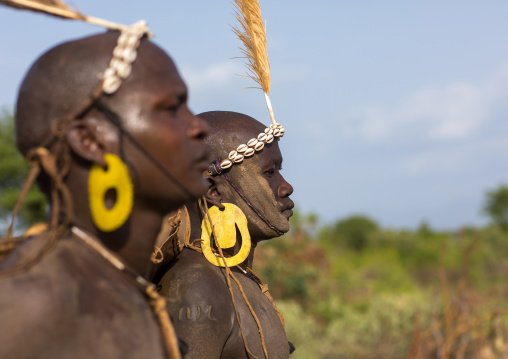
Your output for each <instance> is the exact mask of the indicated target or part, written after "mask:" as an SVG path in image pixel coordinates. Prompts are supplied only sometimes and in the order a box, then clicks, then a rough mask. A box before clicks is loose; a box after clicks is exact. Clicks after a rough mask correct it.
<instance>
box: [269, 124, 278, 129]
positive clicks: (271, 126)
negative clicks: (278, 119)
mask: <svg viewBox="0 0 508 359" xmlns="http://www.w3.org/2000/svg"><path fill="white" fill-rule="evenodd" d="M269 128H270V129H271V130H275V128H277V124H274V123H272V124H271V125H270V127H269Z"/></svg>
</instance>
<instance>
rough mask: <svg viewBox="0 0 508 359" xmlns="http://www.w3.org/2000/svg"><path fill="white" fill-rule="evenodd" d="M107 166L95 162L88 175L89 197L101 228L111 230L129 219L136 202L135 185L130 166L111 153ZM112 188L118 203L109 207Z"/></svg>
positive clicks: (91, 210)
mask: <svg viewBox="0 0 508 359" xmlns="http://www.w3.org/2000/svg"><path fill="white" fill-rule="evenodd" d="M104 160H105V161H106V163H107V165H108V168H107V169H106V170H104V169H103V168H102V167H101V166H99V165H97V164H94V165H92V168H91V169H90V174H89V177H88V196H89V202H90V212H91V214H92V219H93V222H94V223H95V225H96V226H97V228H98V229H100V230H101V231H103V232H111V231H114V230H115V229H118V228H120V227H121V226H122V225H123V224H124V223H125V221H127V219H128V218H129V215H130V213H131V211H132V205H133V202H134V186H133V185H132V182H131V179H130V177H129V171H128V169H127V166H125V164H124V163H123V162H122V160H121V159H120V158H119V157H118V156H116V155H114V154H112V153H106V154H105V155H104ZM109 190H115V191H116V202H115V204H114V205H113V207H111V208H107V207H106V203H105V198H106V193H107V191H109Z"/></svg>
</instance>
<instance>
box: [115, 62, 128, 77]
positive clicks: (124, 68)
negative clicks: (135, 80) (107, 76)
mask: <svg viewBox="0 0 508 359" xmlns="http://www.w3.org/2000/svg"><path fill="white" fill-rule="evenodd" d="M131 71H132V66H131V65H130V64H129V63H127V62H121V63H120V64H119V65H118V66H117V68H116V72H117V74H118V76H120V77H121V78H123V79H125V78H127V77H128V76H129V75H130V74H131Z"/></svg>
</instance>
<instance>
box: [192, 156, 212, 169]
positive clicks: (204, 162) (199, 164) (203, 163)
mask: <svg viewBox="0 0 508 359" xmlns="http://www.w3.org/2000/svg"><path fill="white" fill-rule="evenodd" d="M194 165H195V167H196V169H198V170H199V171H200V172H204V171H206V170H207V169H208V166H209V165H210V159H209V158H208V153H207V152H206V151H202V152H201V155H200V156H198V157H197V158H196V160H195V161H194Z"/></svg>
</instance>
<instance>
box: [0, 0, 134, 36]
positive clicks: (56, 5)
mask: <svg viewBox="0 0 508 359" xmlns="http://www.w3.org/2000/svg"><path fill="white" fill-rule="evenodd" d="M0 4H1V5H5V6H8V7H13V8H16V9H22V10H31V11H35V12H41V13H44V14H47V15H52V16H57V17H60V18H64V19H71V20H81V21H85V22H88V23H90V24H93V25H98V26H102V27H106V28H108V29H113V30H124V29H126V26H125V25H121V24H117V23H114V22H111V21H107V20H103V19H98V18H96V17H91V16H84V15H83V14H81V13H80V12H79V11H75V10H73V9H71V8H70V7H69V6H68V5H66V4H65V3H63V2H62V1H60V0H0Z"/></svg>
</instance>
